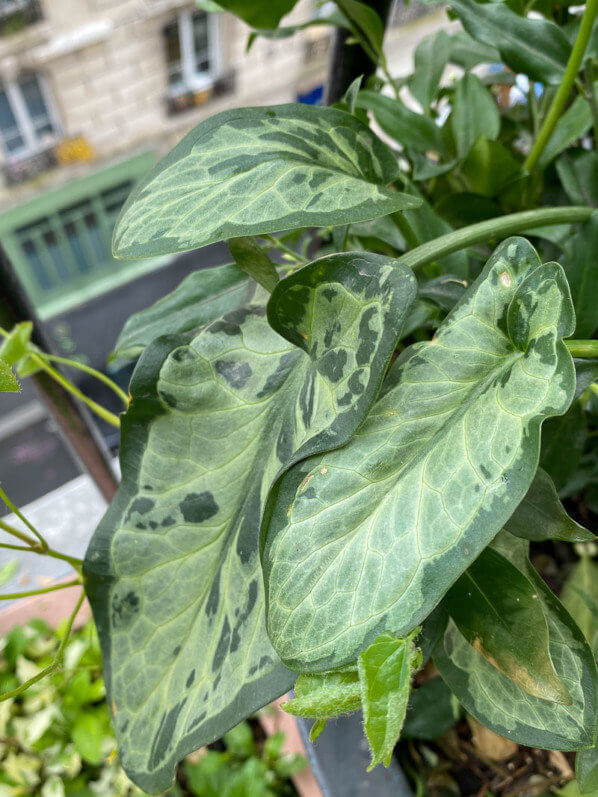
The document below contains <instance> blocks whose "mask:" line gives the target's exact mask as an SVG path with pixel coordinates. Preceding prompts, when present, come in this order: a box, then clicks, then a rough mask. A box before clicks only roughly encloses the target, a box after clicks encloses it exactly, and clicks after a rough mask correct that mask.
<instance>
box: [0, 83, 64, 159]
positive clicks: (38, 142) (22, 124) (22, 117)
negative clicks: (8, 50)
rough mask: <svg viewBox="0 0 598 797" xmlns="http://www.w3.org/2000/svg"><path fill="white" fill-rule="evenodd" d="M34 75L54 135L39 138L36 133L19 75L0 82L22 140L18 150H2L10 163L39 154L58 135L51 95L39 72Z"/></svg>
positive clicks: (56, 116)
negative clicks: (20, 85)
mask: <svg viewBox="0 0 598 797" xmlns="http://www.w3.org/2000/svg"><path fill="white" fill-rule="evenodd" d="M34 74H35V76H36V77H37V80H38V83H39V87H40V91H41V94H42V97H43V100H44V103H45V104H46V108H47V111H48V118H49V119H50V121H51V122H52V125H53V126H54V130H55V132H54V134H47V135H44V136H43V137H41V138H40V136H38V134H37V133H36V131H35V127H34V126H33V121H32V119H31V115H30V113H29V110H28V108H27V103H26V102H25V99H24V97H23V94H22V92H21V89H20V87H19V78H20V77H21V75H18V76H17V77H14V78H9V79H8V80H2V81H0V88H1V89H2V90H4V91H5V92H6V97H7V99H8V102H9V105H10V107H11V110H12V112H13V115H14V117H15V121H16V123H17V130H18V131H19V133H20V135H21V138H22V139H23V146H22V147H20V148H19V149H17V150H13V151H12V152H8V150H6V149H4V157H5V159H6V160H7V161H9V162H11V163H12V162H14V161H19V160H22V159H23V158H27V157H29V156H31V155H35V154H36V153H37V152H41V151H42V150H43V149H45V148H46V147H47V145H48V143H49V142H54V141H56V139H57V138H58V136H59V134H60V124H59V122H58V114H57V111H56V106H55V104H54V102H53V100H52V95H51V93H50V90H49V87H48V83H47V81H46V78H45V76H44V75H42V74H40V73H39V72H35V73H34ZM1 139H2V133H1V132H0V140H1Z"/></svg>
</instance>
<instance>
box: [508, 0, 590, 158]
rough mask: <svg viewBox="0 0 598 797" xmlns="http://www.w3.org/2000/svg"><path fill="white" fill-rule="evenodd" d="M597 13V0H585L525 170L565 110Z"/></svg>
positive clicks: (542, 146) (544, 143)
mask: <svg viewBox="0 0 598 797" xmlns="http://www.w3.org/2000/svg"><path fill="white" fill-rule="evenodd" d="M597 15H598V0H587V2H586V8H585V11H584V13H583V17H582V19H581V24H580V26H579V31H578V33H577V38H576V39H575V44H574V45H573V49H572V50H571V55H570V56H569V61H568V62H567V68H566V69H565V74H564V76H563V79H562V81H561V84H560V86H559V87H558V90H557V93H556V94H555V95H554V99H553V101H552V104H551V106H550V108H549V109H548V113H547V114H546V118H545V119H544V122H543V124H542V127H541V128H540V132H539V133H538V136H537V138H536V140H535V142H534V144H533V146H532V148H531V150H530V153H529V155H528V156H527V158H526V159H525V163H524V164H523V168H524V170H525V171H527V172H532V171H533V170H534V169H535V168H536V166H537V165H538V161H539V160H540V158H541V156H542V153H543V152H544V150H545V148H546V145H547V144H548V142H549V141H550V138H551V136H552V134H553V132H554V128H555V127H556V124H557V122H558V121H559V119H560V118H561V115H562V113H563V111H564V110H565V106H566V104H567V100H568V99H569V95H570V94H571V89H572V88H573V84H574V83H575V79H576V78H577V73H578V72H579V69H580V67H581V64H582V62H583V57H584V54H585V51H586V49H587V46H588V43H589V41H590V36H591V35H592V29H593V27H594V22H595V20H596V16H597Z"/></svg>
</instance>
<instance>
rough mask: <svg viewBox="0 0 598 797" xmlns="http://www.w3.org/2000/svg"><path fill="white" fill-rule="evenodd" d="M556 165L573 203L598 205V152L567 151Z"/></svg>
mask: <svg viewBox="0 0 598 797" xmlns="http://www.w3.org/2000/svg"><path fill="white" fill-rule="evenodd" d="M555 165H556V170H557V172H558V175H559V177H560V179H561V183H562V184H563V188H564V189H565V191H566V193H567V196H568V197H569V199H570V200H571V203H572V204H574V205H594V207H598V152H595V151H590V152H588V151H587V150H583V149H579V150H573V151H569V152H565V153H563V155H561V156H560V158H559V159H558V160H557V162H556V164H555Z"/></svg>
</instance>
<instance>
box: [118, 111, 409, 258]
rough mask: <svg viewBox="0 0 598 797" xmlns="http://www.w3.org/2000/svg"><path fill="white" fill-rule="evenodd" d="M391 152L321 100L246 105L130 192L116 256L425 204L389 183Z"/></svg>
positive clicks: (219, 117) (204, 129)
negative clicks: (316, 102)
mask: <svg viewBox="0 0 598 797" xmlns="http://www.w3.org/2000/svg"><path fill="white" fill-rule="evenodd" d="M397 174H398V165H397V161H396V158H395V156H394V155H393V153H392V152H391V150H390V149H389V148H388V147H387V146H386V144H383V143H382V142H381V141H380V140H379V139H378V138H377V137H376V136H375V135H374V134H373V133H372V131H371V130H370V129H369V128H368V127H366V125H364V124H363V123H362V122H360V121H359V120H358V119H356V118H355V116H352V115H351V114H347V113H344V112H343V111H337V110H334V109H332V108H320V107H317V106H315V105H277V106H270V107H256V108H238V109H236V110H231V111H223V112H222V113H219V114H216V116H212V117H211V118H210V119H206V120H205V121H203V122H200V124H199V125H197V127H195V128H194V129H193V130H192V131H191V132H190V133H188V134H187V135H186V136H185V138H184V139H183V140H182V141H181V142H180V143H179V144H178V145H177V146H176V147H175V148H174V149H173V150H172V151H171V152H170V153H169V154H168V155H167V156H166V158H164V159H163V160H162V161H161V162H160V163H158V165H157V166H156V167H155V168H154V169H153V170H152V171H151V172H150V174H149V175H148V176H147V177H146V178H145V179H144V180H143V181H142V182H141V184H140V185H139V186H138V187H137V188H136V189H135V191H134V192H133V193H132V194H131V196H130V197H129V199H128V200H127V202H126V203H125V206H124V208H123V210H122V212H121V214H120V217H119V219H118V221H117V223H116V227H115V230H114V238H113V249H114V253H115V255H116V256H117V257H124V258H139V257H152V256H154V255H159V254H169V253H172V252H180V251H184V250H186V249H194V248H195V247H198V246H205V245H206V244H209V243H213V242H215V241H222V240H227V239H229V238H234V237H239V236H247V235H258V234H261V233H272V232H277V231H280V230H288V229H291V228H295V227H311V226H336V225H340V224H348V223H350V222H354V221H365V220H366V219H373V218H376V217H377V216H385V215H387V214H388V213H392V212H394V211H397V210H403V209H405V208H408V207H417V206H418V204H419V203H418V202H417V200H414V199H412V198H410V197H408V196H406V195H404V194H401V193H399V192H398V191H394V190H392V189H390V188H387V186H388V184H389V183H390V182H392V181H393V180H394V179H395V178H396V177H397Z"/></svg>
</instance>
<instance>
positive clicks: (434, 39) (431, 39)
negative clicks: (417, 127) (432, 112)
mask: <svg viewBox="0 0 598 797" xmlns="http://www.w3.org/2000/svg"><path fill="white" fill-rule="evenodd" d="M452 46H453V42H452V39H451V37H450V36H449V35H448V33H447V32H446V31H444V30H439V31H436V33H431V34H430V35H428V36H426V37H425V38H423V39H422V40H421V41H420V42H419V44H418V45H417V47H416V48H415V53H414V56H413V74H412V75H411V76H410V77H409V80H408V82H407V85H408V86H409V91H410V92H411V93H412V94H413V96H414V97H415V99H416V100H417V101H418V102H419V104H420V105H421V107H422V109H423V111H424V113H426V114H427V113H429V108H430V106H431V105H432V103H433V102H434V100H435V99H436V95H437V94H438V88H439V86H440V80H441V78H442V74H443V72H444V68H445V66H446V65H447V62H448V60H449V57H450V54H451V49H452Z"/></svg>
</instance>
